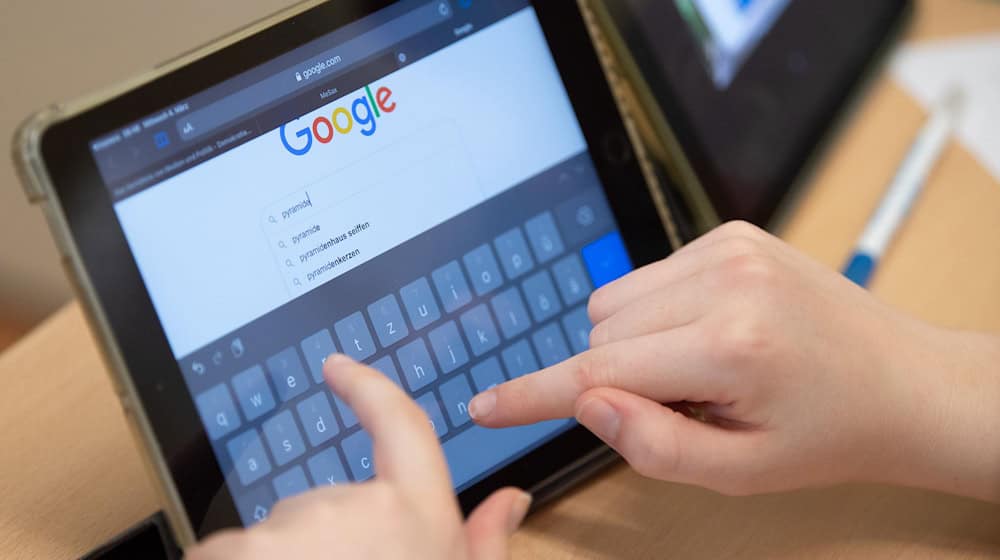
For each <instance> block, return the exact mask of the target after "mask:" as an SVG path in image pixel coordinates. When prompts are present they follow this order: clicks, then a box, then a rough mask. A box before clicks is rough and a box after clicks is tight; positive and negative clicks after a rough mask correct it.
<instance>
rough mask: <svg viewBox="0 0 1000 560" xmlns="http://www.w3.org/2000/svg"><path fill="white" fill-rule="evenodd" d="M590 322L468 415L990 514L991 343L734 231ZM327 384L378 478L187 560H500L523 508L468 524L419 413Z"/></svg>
mask: <svg viewBox="0 0 1000 560" xmlns="http://www.w3.org/2000/svg"><path fill="white" fill-rule="evenodd" d="M589 312H590V318H591V320H592V322H593V324H594V329H593V331H592V333H591V349H590V350H588V351H587V352H584V353H582V354H580V355H578V356H575V357H573V358H571V359H569V360H567V361H566V362H563V363H561V364H557V365H555V366H552V367H550V368H547V369H544V370H542V371H539V372H537V373H534V374H530V375H527V376H524V377H521V378H518V379H515V380H513V381H509V382H507V383H505V384H503V385H500V386H497V387H495V388H493V389H491V390H489V391H486V392H485V393H482V394H480V395H478V396H477V397H476V398H475V399H473V400H472V402H471V403H470V405H469V411H470V414H471V415H472V416H473V418H474V419H475V421H476V422H478V423H479V424H481V425H484V426H488V427H502V426H511V425H517V424H527V423H532V422H538V421H542V420H548V419H554V418H565V417H569V416H575V417H576V418H577V420H578V421H579V422H580V423H581V424H583V425H584V426H586V427H587V428H589V429H590V430H591V431H593V432H594V433H595V434H596V435H597V436H598V437H600V438H601V439H603V440H604V441H605V442H607V443H608V445H610V446H611V447H613V448H614V449H615V450H617V451H618V452H619V453H620V454H621V455H622V456H623V457H624V458H625V460H626V461H628V463H629V464H630V465H631V466H632V467H633V468H634V469H636V470H637V471H638V472H639V473H641V474H643V475H646V476H649V477H652V478H657V479H661V480H669V481H674V482H683V483H689V484H697V485H700V486H704V487H707V488H711V489H714V490H717V491H719V492H723V493H726V494H755V493H763V492H775V491H781V490H790V489H794V488H802V487H810V486H825V485H831V484H837V483H842V482H855V481H867V482H882V483H888V484H899V485H907V486H915V487H922V488H928V489H933V490H939V491H943V492H948V493H953V494H960V495H964V496H971V497H975V498H979V499H983V500H989V501H1000V477H998V476H997V474H998V473H1000V439H997V438H996V437H995V434H997V433H1000V407H997V406H996V404H997V403H998V402H1000V374H998V371H997V365H996V364H998V363H1000V343H998V341H997V339H996V337H991V336H987V335H981V334H976V333H967V332H956V331H949V330H944V329H940V328H936V327H932V326H929V325H926V324H923V323H920V322H919V321H916V320H914V319H912V318H909V317H907V316H905V315H903V314H901V313H899V312H897V311H894V310H892V309H891V308H889V307H888V306H886V305H884V304H882V303H880V302H879V301H877V300H876V299H875V298H873V297H872V296H871V295H870V294H868V293H867V292H865V291H864V290H862V289H860V288H858V287H857V286H855V285H854V284H852V283H851V282H849V281H848V280H846V279H844V278H842V277H841V276H840V275H838V274H837V273H835V272H833V271H831V270H829V269H827V268H825V267H823V266H821V265H820V264H818V263H815V262H813V261H812V260H810V259H808V258H807V257H805V256H804V255H802V254H800V253H798V252H797V251H795V250H794V249H792V248H790V247H789V246H787V245H785V244H783V243H782V242H781V241H779V240H778V239H776V238H774V237H772V236H771V235H769V234H767V233H765V232H763V231H761V230H759V229H757V228H755V227H753V226H751V225H748V224H744V223H731V224H727V225H724V226H722V227H720V228H718V229H716V230H715V231H713V232H712V233H709V234H707V235H705V236H703V237H701V238H699V239H698V240H696V241H694V242H692V243H691V244H689V245H687V246H686V247H684V248H683V249H681V250H679V251H677V252H676V253H674V254H673V255H671V256H670V257H669V258H667V259H665V260H663V261H660V262H657V263H654V264H651V265H649V266H646V267H644V268H642V269H639V270H637V271H635V272H633V273H631V274H629V275H628V276H625V277H624V278H621V279H619V280H618V281H616V282H614V283H612V284H609V285H607V286H605V287H602V288H600V289H599V290H597V291H596V292H594V294H593V295H592V296H591V300H590V306H589ZM324 374H325V375H326V379H327V381H328V383H329V384H330V385H331V387H332V388H333V390H334V391H336V392H337V393H339V394H340V395H341V396H343V397H344V399H345V400H346V401H347V402H348V404H349V405H350V406H351V407H352V408H353V409H354V410H355V411H356V412H357V414H358V417H359V418H360V420H361V423H362V425H363V426H364V427H365V429H366V430H368V432H369V433H370V434H371V436H372V438H373V440H374V450H375V468H376V470H377V474H378V476H377V478H376V479H375V480H374V481H370V482H366V483H362V484H358V485H352V486H344V487H336V488H327V489H321V490H316V491H313V492H310V493H308V494H305V495H302V496H298V497H295V498H291V499H289V500H286V501H284V502H281V503H280V504H279V505H278V506H277V507H276V508H275V509H274V511H273V512H272V515H271V517H270V518H269V519H268V520H267V521H265V522H263V523H261V524H260V525H258V526H256V527H254V528H253V529H250V530H248V531H228V532H224V533H221V534H219V535H217V536H214V537H212V538H210V539H208V540H207V541H206V542H205V543H204V544H202V545H199V546H197V547H195V548H194V549H192V550H191V551H189V558H192V559H196V560H197V559H211V558H231V557H239V558H262V559H263V558H278V557H295V558H309V557H317V558H318V557H334V556H336V557H339V556H346V557H365V558H398V557H404V556H405V557H410V558H445V559H464V558H469V559H471V560H480V559H494V558H504V557H506V551H507V538H508V536H509V535H510V533H511V532H513V531H514V530H515V528H516V527H517V526H518V525H519V524H520V522H521V520H522V519H523V517H524V515H525V513H526V512H527V509H528V505H529V503H530V498H529V497H528V496H527V495H526V494H524V493H523V492H521V491H519V490H516V489H505V490H500V491H498V492H497V493H495V494H494V495H493V496H491V497H490V498H489V499H487V500H486V501H485V502H484V503H483V504H481V505H480V506H479V508H478V509H477V510H476V511H475V512H473V513H472V515H470V516H469V518H468V519H467V520H466V521H465V523H464V525H463V523H462V520H461V515H460V512H459V509H458V505H457V502H456V500H455V497H454V494H453V492H452V488H451V484H450V481H449V479H448V470H447V467H446V464H445V461H444V457H443V454H442V452H441V449H440V446H438V445H437V439H436V438H435V436H434V433H433V432H432V431H431V429H430V426H429V424H428V423H427V422H426V421H423V416H422V414H423V412H422V411H421V410H420V409H419V408H418V407H417V405H416V404H415V403H414V402H412V401H411V400H410V399H409V398H408V397H407V396H406V395H405V394H404V393H403V392H402V391H401V390H399V389H398V388H397V387H396V386H395V385H394V384H393V383H392V382H390V381H389V380H388V379H386V378H385V377H384V376H382V375H381V374H379V373H377V372H375V371H374V370H372V369H370V368H367V367H365V366H361V365H358V364H354V363H353V362H351V361H350V360H348V359H347V358H344V357H342V356H337V357H333V358H331V359H330V360H328V361H327V365H326V367H325V369H324ZM663 403H669V404H674V405H677V404H681V403H683V406H674V407H673V408H671V407H668V406H665V405H664V404H663ZM675 408H676V409H682V408H684V409H694V410H696V411H697V414H698V416H699V417H701V420H696V419H693V418H691V417H689V416H685V415H684V414H681V413H679V412H675V411H674V409H675ZM388 536H391V537H390V538H386V537H388Z"/></svg>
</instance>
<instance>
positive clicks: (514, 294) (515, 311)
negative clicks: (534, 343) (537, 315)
mask: <svg viewBox="0 0 1000 560" xmlns="http://www.w3.org/2000/svg"><path fill="white" fill-rule="evenodd" d="M490 305H492V306H493V312H494V313H496V316H497V322H499V323H500V330H501V331H502V332H503V335H504V336H505V337H507V338H514V337H515V336H517V335H519V334H521V333H523V332H524V331H526V330H528V327H530V326H531V319H530V318H529V317H528V309H527V308H526V307H525V306H524V300H523V299H521V293H520V292H518V291H517V288H516V287H512V288H508V289H506V290H504V291H502V292H500V293H499V294H497V295H496V297H494V298H493V299H492V300H491V301H490Z"/></svg>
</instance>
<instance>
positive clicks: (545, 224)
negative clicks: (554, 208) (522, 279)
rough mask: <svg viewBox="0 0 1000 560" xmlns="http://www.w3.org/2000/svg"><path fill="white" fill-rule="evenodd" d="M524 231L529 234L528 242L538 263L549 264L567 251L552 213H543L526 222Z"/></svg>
mask: <svg viewBox="0 0 1000 560" xmlns="http://www.w3.org/2000/svg"><path fill="white" fill-rule="evenodd" d="M524 229H525V231H527V232H528V241H529V242H530V243H531V248H532V249H533V250H534V251H535V256H536V257H538V262H542V263H544V262H548V261H550V260H552V259H554V258H556V257H557V256H559V255H560V254H561V253H562V252H563V251H564V250H565V248H564V246H563V241H562V237H561V236H560V235H559V230H557V229H556V221H555V220H554V219H553V218H552V213H551V212H543V213H541V214H539V215H537V216H535V217H534V218H531V219H530V220H528V221H527V222H525V224H524Z"/></svg>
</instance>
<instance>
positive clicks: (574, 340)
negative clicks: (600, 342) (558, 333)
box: [562, 306, 594, 354]
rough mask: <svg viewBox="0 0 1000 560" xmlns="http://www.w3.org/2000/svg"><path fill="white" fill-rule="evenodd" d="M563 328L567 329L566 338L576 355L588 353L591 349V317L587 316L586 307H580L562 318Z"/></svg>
mask: <svg viewBox="0 0 1000 560" xmlns="http://www.w3.org/2000/svg"><path fill="white" fill-rule="evenodd" d="M562 324H563V328H564V329H566V336H568V337H569V345H570V346H571V347H572V348H573V353H574V354H579V353H580V352H584V351H586V350H587V349H588V348H590V330H591V329H592V328H594V327H593V325H591V324H590V317H589V316H588V315H587V308H586V306H582V307H578V308H576V309H574V310H573V311H570V312H569V313H567V314H566V316H565V317H563V318H562Z"/></svg>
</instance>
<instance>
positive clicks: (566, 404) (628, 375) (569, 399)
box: [469, 325, 719, 428]
mask: <svg viewBox="0 0 1000 560" xmlns="http://www.w3.org/2000/svg"><path fill="white" fill-rule="evenodd" d="M705 349H706V343H705V341H704V337H703V336H700V335H699V334H698V331H697V330H696V329H695V328H694V327H693V326H691V325H685V326H683V327H678V328H676V329H671V330H669V331H666V332H659V333H655V334H649V335H644V336H640V337H636V338H631V339H627V340H622V341H617V342H611V343H609V344H605V345H603V346H598V347H596V348H591V349H590V350H587V351H586V352H584V353H582V354H577V355H576V356H573V357H572V358H570V359H568V360H566V361H564V362H561V363H558V364H556V365H554V366H551V367H548V368H545V369H543V370H540V371H537V372H535V373H532V374H529V375H525V376H524V377H519V378H517V379H515V380H513V381H508V382H507V383H503V384H501V385H497V386H496V387H494V388H492V389H490V390H488V391H484V392H483V393H480V394H479V395H477V396H476V397H475V398H473V399H472V401H470V402H469V416H471V417H472V419H473V420H475V421H476V423H477V424H480V425H482V426H488V427H492V428H500V427H504V426H516V425H522V424H531V423H534V422H541V421H543V420H552V419H556V418H568V417H570V416H573V411H574V405H575V403H576V399H577V397H579V396H580V395H582V394H583V393H584V392H586V391H588V390H590V389H593V388H596V387H614V388H616V389H622V390H624V391H628V392H630V393H634V394H637V395H641V396H643V397H646V398H649V399H652V400H655V401H657V402H662V403H670V402H679V401H694V402H708V401H713V400H715V398H716V397H718V396H719V395H718V394H717V389H718V386H719V384H718V383H717V382H713V380H715V379H717V375H718V373H717V371H714V370H715V368H713V367H712V366H711V365H710V364H709V362H710V361H711V360H707V359H706V358H705V356H706V353H705Z"/></svg>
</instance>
